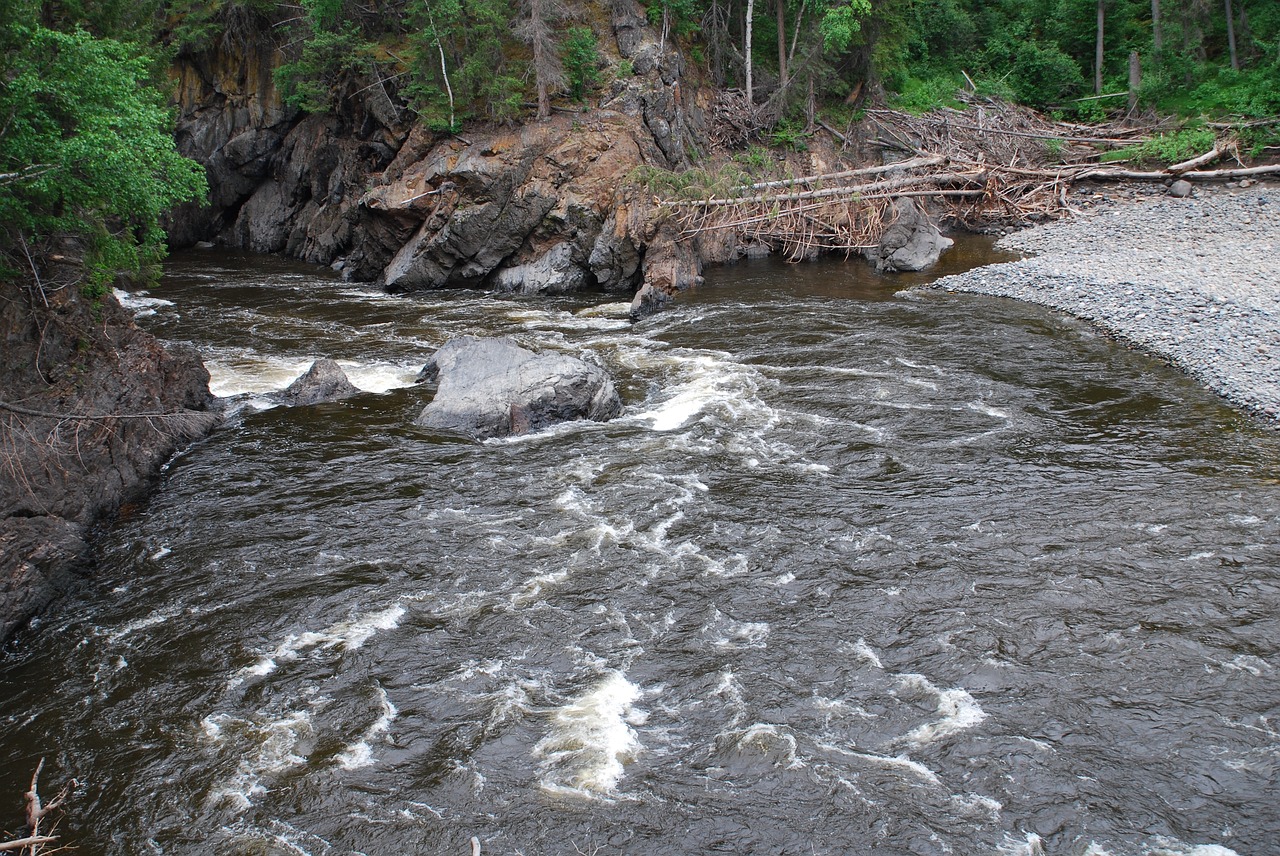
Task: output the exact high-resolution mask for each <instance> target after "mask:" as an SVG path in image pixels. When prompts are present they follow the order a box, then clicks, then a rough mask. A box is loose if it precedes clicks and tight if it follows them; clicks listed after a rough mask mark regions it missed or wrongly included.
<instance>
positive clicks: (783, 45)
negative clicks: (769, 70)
mask: <svg viewBox="0 0 1280 856" xmlns="http://www.w3.org/2000/svg"><path fill="white" fill-rule="evenodd" d="M775 5H776V6H777V13H778V86H779V87H781V88H782V89H786V88H787V0H776V3H775Z"/></svg>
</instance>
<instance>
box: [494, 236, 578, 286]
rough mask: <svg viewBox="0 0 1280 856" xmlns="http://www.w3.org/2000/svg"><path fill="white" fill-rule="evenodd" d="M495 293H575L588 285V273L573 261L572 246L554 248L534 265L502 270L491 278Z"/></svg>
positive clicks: (565, 245)
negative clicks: (496, 291)
mask: <svg viewBox="0 0 1280 856" xmlns="http://www.w3.org/2000/svg"><path fill="white" fill-rule="evenodd" d="M492 282H493V287H494V288H495V289H496V290H498V291H518V292H520V293H522V294H565V293H568V292H571V291H578V290H580V289H581V288H582V287H583V286H585V285H586V284H587V272H586V270H585V269H583V267H582V265H580V264H578V263H577V262H576V261H574V258H573V245H572V244H570V243H569V242H568V241H563V242H561V243H559V244H556V245H555V246H554V247H552V248H551V249H549V250H547V251H546V252H545V253H543V254H542V256H541V257H540V258H538V259H536V260H535V261H532V262H529V263H528V264H524V265H514V266H512V267H509V268H503V269H502V270H500V271H498V272H497V273H495V274H494V275H493V280H492Z"/></svg>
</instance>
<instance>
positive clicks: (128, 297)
mask: <svg viewBox="0 0 1280 856" xmlns="http://www.w3.org/2000/svg"><path fill="white" fill-rule="evenodd" d="M111 293H112V294H114V295H115V297H116V300H117V301H119V302H120V305H121V306H123V307H124V308H125V309H128V310H129V311H130V312H132V313H133V315H134V317H135V318H146V317H147V316H149V315H155V314H156V307H157V306H172V305H173V301H172V300H164V299H162V298H159V297H148V296H147V294H148V292H146V291H138V292H134V293H132V294H130V293H129V292H127V291H121V290H120V289H118V288H113V289H111Z"/></svg>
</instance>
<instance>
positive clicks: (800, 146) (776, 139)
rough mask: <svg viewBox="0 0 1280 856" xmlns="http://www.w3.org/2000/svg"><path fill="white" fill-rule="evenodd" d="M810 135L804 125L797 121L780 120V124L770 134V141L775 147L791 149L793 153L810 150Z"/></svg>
mask: <svg viewBox="0 0 1280 856" xmlns="http://www.w3.org/2000/svg"><path fill="white" fill-rule="evenodd" d="M809 137H810V134H808V133H806V132H805V128H804V124H803V123H802V122H800V121H799V120H797V119H779V120H778V124H776V125H774V126H773V130H772V131H770V132H769V141H770V142H771V143H773V144H774V145H775V146H778V147H780V148H785V149H791V151H793V152H804V151H808V150H809Z"/></svg>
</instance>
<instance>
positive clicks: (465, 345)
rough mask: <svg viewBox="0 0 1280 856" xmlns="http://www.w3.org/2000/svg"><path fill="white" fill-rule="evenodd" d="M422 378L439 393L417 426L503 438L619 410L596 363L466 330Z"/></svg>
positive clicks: (606, 416) (603, 417) (604, 416)
mask: <svg viewBox="0 0 1280 856" xmlns="http://www.w3.org/2000/svg"><path fill="white" fill-rule="evenodd" d="M421 377H422V378H423V379H425V380H428V381H430V380H437V381H438V382H439V388H438V389H437V390H436V397H435V399H434V400H432V402H431V403H430V404H428V405H427V406H426V408H424V409H423V411H422V413H421V414H420V415H419V416H418V418H417V420H416V424H418V425H421V426H423V427H425V428H443V429H446V430H449V431H458V432H461V433H465V434H470V435H471V436H473V437H477V438H485V437H504V436H508V435H511V434H525V433H529V432H531V431H537V430H540V429H542V428H545V427H547V426H548V425H553V424H555V423H557V422H566V421H570V420H575V419H592V420H595V421H597V422H604V421H606V420H609V419H612V418H613V417H615V416H617V415H618V414H619V413H620V412H621V411H622V401H621V399H619V398H618V393H617V390H615V389H614V386H613V381H612V380H610V379H609V376H608V375H607V374H606V373H605V371H604V370H603V369H601V368H600V367H599V366H594V365H592V364H591V363H588V362H584V361H583V360H580V359H577V358H576V357H570V356H567V355H564V354H535V353H534V352H532V351H529V350H526V349H525V348H522V347H520V346H519V345H517V344H516V343H515V342H513V341H511V340H510V339H480V338H476V337H475V336H462V337H459V338H456V339H451V340H449V341H448V342H446V343H445V344H444V346H443V347H441V348H440V350H438V351H436V353H435V355H434V356H433V357H432V358H431V360H430V361H429V362H428V364H427V366H426V367H425V368H424V369H423V372H422V375H421Z"/></svg>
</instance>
